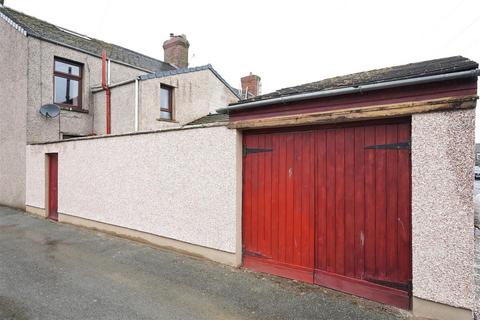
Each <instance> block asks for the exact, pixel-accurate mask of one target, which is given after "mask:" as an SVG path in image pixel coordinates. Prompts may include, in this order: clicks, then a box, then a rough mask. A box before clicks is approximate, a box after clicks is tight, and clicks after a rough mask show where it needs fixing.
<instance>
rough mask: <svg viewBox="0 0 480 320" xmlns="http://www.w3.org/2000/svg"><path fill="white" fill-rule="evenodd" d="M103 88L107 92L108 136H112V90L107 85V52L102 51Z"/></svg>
mask: <svg viewBox="0 0 480 320" xmlns="http://www.w3.org/2000/svg"><path fill="white" fill-rule="evenodd" d="M102 88H103V90H105V97H106V100H107V101H106V103H107V115H106V119H107V134H110V128H111V113H110V88H109V87H108V84H107V52H106V51H105V49H103V50H102Z"/></svg>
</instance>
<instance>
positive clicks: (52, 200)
mask: <svg viewBox="0 0 480 320" xmlns="http://www.w3.org/2000/svg"><path fill="white" fill-rule="evenodd" d="M48 219H51V220H55V221H58V154H57V153H50V154H48Z"/></svg>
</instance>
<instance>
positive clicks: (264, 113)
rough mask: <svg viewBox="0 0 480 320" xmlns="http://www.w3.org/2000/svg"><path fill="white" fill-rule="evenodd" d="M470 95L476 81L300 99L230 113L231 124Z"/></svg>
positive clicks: (475, 86)
mask: <svg viewBox="0 0 480 320" xmlns="http://www.w3.org/2000/svg"><path fill="white" fill-rule="evenodd" d="M470 95H471V96H476V95H477V78H471V79H470V78H466V79H456V80H450V81H443V82H437V83H428V84H422V85H415V86H406V87H398V88H391V89H383V90H376V91H368V92H363V93H355V94H348V95H341V96H333V97H325V98H320V99H312V100H303V101H298V102H290V103H287V104H274V105H265V106H262V107H258V108H252V109H244V110H233V111H231V112H230V122H235V121H240V120H250V119H261V118H270V117H277V116H288V115H296V114H302V113H312V112H321V111H329V110H338V109H348V108H359V107H365V106H372V105H384V104H393V103H402V102H410V101H422V100H431V99H440V98H445V97H463V96H470Z"/></svg>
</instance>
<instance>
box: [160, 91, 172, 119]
mask: <svg viewBox="0 0 480 320" xmlns="http://www.w3.org/2000/svg"><path fill="white" fill-rule="evenodd" d="M172 92H173V88H172V87H169V86H166V85H163V84H162V85H161V86H160V119H161V120H173V107H172Z"/></svg>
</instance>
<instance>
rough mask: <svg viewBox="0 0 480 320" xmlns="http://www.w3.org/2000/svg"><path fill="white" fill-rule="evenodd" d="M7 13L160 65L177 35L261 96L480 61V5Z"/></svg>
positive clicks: (15, 0)
mask: <svg viewBox="0 0 480 320" xmlns="http://www.w3.org/2000/svg"><path fill="white" fill-rule="evenodd" d="M5 5H6V6H9V7H12V8H14V9H17V10H20V11H23V12H25V13H27V14H31V15H33V16H36V17H38V18H41V19H44V20H47V21H49V22H52V23H54V24H56V25H59V26H62V27H65V28H67V29H71V30H74V31H77V32H80V33H83V34H86V35H88V36H91V37H94V38H98V39H101V40H104V41H108V42H112V43H115V44H118V45H122V46H125V47H127V48H129V49H132V50H135V51H138V52H141V53H144V54H147V55H149V56H152V57H155V58H158V59H162V60H163V49H162V43H163V41H164V40H166V39H167V38H168V35H169V33H171V32H172V33H175V34H186V35H187V38H188V40H189V41H190V53H189V56H190V65H191V66H197V65H204V64H207V63H211V64H212V65H213V66H214V68H215V69H216V70H217V71H218V72H219V73H220V74H221V75H222V76H223V77H224V78H225V79H226V80H227V81H228V82H229V83H230V84H231V85H233V86H235V87H239V83H240V77H241V76H244V75H247V74H248V73H249V72H253V73H255V74H257V75H259V76H260V77H261V78H262V86H263V93H267V92H270V91H274V90H276V89H280V88H283V87H288V86H293V85H298V84H302V83H306V82H311V81H317V80H321V79H323V78H327V77H332V76H337V75H342V74H348V73H352V72H358V71H365V70H370V69H375V68H381V67H387V66H393V65H399V64H405V63H410V62H417V61H422V60H428V59H434V58H441V57H447V56H453V55H463V56H465V57H468V58H470V59H472V60H475V61H480V1H479V0H449V1H441V0H436V1H433V0H431V1H427V0H425V1H421V0H414V1H411V0H402V1H385V0H383V1H359V0H335V1H333V0H330V1H302V0H296V1H281V0H276V1H259V0H256V1H250V0H244V1H227V0H223V1H209V0H203V1H194V0H192V1H190V0H175V1H168V2H167V1H146V0H136V1H126V0H82V1H66V0H42V1H38V0H5ZM479 109H480V108H479ZM478 113H479V112H477V114H478ZM478 127H480V126H477V141H478V140H480V134H479V133H480V131H479V130H478Z"/></svg>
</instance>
